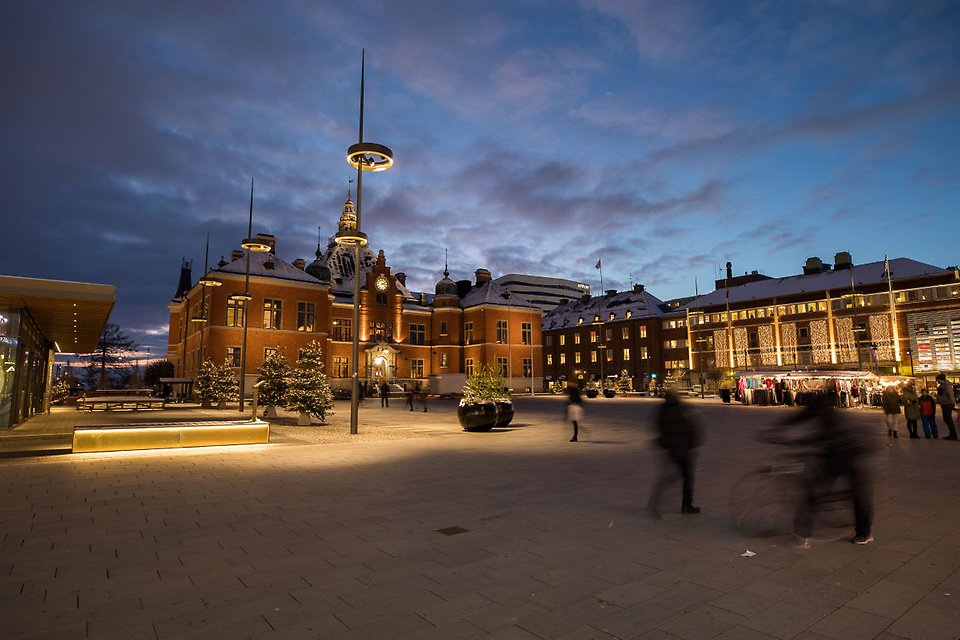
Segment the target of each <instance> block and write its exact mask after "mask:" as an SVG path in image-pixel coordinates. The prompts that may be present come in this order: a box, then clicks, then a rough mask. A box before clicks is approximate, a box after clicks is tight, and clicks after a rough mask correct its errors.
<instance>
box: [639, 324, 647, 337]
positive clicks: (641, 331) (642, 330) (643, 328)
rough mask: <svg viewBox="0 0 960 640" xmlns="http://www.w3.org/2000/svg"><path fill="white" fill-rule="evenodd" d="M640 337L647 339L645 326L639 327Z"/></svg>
mask: <svg viewBox="0 0 960 640" xmlns="http://www.w3.org/2000/svg"><path fill="white" fill-rule="evenodd" d="M640 337H641V338H646V337H647V325H645V324H642V325H640Z"/></svg>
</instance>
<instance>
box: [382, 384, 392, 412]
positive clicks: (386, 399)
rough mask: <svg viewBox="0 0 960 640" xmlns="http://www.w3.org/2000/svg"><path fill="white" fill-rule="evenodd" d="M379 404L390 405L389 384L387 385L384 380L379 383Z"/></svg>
mask: <svg viewBox="0 0 960 640" xmlns="http://www.w3.org/2000/svg"><path fill="white" fill-rule="evenodd" d="M380 406H381V407H389V406H390V385H388V384H387V383H386V382H384V383H382V384H381V385H380Z"/></svg>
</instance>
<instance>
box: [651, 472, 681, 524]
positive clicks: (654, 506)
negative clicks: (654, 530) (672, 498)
mask: <svg viewBox="0 0 960 640" xmlns="http://www.w3.org/2000/svg"><path fill="white" fill-rule="evenodd" d="M676 476H677V467H676V465H675V464H674V463H673V461H672V460H670V459H669V458H667V457H664V458H663V459H662V461H661V463H660V475H659V476H658V477H657V481H656V482H655V483H654V484H653V491H652V492H651V493H650V499H649V500H648V501H647V513H648V514H649V515H650V516H652V517H654V518H657V519H659V518H660V496H661V495H663V491H664V489H666V488H667V485H668V484H670V483H671V482H673V480H674V479H675V478H676Z"/></svg>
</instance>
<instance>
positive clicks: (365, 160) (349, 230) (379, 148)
mask: <svg viewBox="0 0 960 640" xmlns="http://www.w3.org/2000/svg"><path fill="white" fill-rule="evenodd" d="M365 58H366V52H365V51H364V50H361V53H360V135H359V141H358V142H357V143H356V144H352V145H350V147H349V148H348V149H347V163H348V164H350V166H352V167H355V168H356V170H357V219H356V223H355V224H354V225H353V226H352V227H351V226H350V225H349V224H348V223H347V224H344V225H343V228H341V229H340V230H339V231H337V234H336V235H335V236H334V241H335V242H336V243H337V244H338V245H340V246H343V247H353V344H352V349H351V351H350V354H351V356H350V357H351V360H352V362H351V386H350V433H351V434H354V435H356V434H357V433H359V427H358V417H359V410H360V369H359V360H360V247H363V246H366V245H367V236H366V234H365V233H363V232H362V231H360V216H361V210H362V203H363V172H364V171H386V170H387V169H389V168H390V167H392V166H393V151H391V150H390V148H389V147H385V146H383V145H381V144H376V143H374V142H364V141H363V93H364V92H363V89H364V62H365Z"/></svg>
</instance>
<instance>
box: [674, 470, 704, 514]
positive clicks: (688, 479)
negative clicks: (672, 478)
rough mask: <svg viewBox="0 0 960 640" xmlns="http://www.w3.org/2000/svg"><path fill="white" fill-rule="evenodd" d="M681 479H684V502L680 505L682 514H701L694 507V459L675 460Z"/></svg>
mask: <svg viewBox="0 0 960 640" xmlns="http://www.w3.org/2000/svg"><path fill="white" fill-rule="evenodd" d="M674 463H675V464H676V465H677V469H679V471H680V477H681V478H682V479H683V500H682V502H681V503H680V511H681V513H688V514H690V513H699V512H700V509H699V508H698V507H695V506H693V467H694V465H693V458H687V459H685V460H674Z"/></svg>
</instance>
